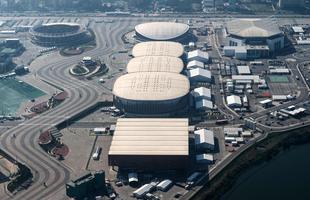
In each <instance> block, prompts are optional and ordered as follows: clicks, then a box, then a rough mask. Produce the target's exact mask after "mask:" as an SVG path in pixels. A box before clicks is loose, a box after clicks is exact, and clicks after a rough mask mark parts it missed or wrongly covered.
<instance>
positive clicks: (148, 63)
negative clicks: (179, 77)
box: [127, 56, 184, 73]
mask: <svg viewBox="0 0 310 200" xmlns="http://www.w3.org/2000/svg"><path fill="white" fill-rule="evenodd" d="M183 68H184V64H183V61H182V60H181V59H180V58H176V57H171V56H142V57H136V58H133V59H131V60H130V61H129V63H128V64H127V72H128V73H134V72H173V73H181V72H182V70H183Z"/></svg>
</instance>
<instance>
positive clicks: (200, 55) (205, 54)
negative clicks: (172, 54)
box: [187, 49, 209, 60]
mask: <svg viewBox="0 0 310 200" xmlns="http://www.w3.org/2000/svg"><path fill="white" fill-rule="evenodd" d="M191 58H203V59H206V60H208V59H209V54H208V52H205V51H201V50H199V49H197V50H194V51H190V52H188V53H187V59H191Z"/></svg>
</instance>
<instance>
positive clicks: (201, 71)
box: [188, 68, 212, 79]
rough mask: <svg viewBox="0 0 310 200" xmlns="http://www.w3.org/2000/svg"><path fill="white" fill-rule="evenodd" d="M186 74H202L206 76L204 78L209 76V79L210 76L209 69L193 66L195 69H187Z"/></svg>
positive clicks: (193, 75) (192, 75) (191, 75)
mask: <svg viewBox="0 0 310 200" xmlns="http://www.w3.org/2000/svg"><path fill="white" fill-rule="evenodd" d="M188 76H189V77H195V76H203V77H206V78H209V79H211V78H212V75H211V71H210V70H207V69H201V68H195V69H191V70H189V71H188Z"/></svg>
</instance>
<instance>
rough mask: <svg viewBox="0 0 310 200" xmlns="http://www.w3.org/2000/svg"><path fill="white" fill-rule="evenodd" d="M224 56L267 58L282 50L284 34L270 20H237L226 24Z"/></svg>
mask: <svg viewBox="0 0 310 200" xmlns="http://www.w3.org/2000/svg"><path fill="white" fill-rule="evenodd" d="M226 35H227V45H228V46H225V47H224V55H226V56H232V57H233V56H234V57H236V58H237V59H253V58H261V57H267V56H269V55H270V54H273V53H277V52H278V51H281V49H283V48H284V34H283V32H282V31H281V30H280V29H279V26H278V25H277V24H276V23H275V22H274V21H272V20H271V19H238V20H233V21H230V22H228V23H227V26H226Z"/></svg>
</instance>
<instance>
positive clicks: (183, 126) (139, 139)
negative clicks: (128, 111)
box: [109, 118, 189, 156]
mask: <svg viewBox="0 0 310 200" xmlns="http://www.w3.org/2000/svg"><path fill="white" fill-rule="evenodd" d="M188 140H189V138H188V119H187V118H123V119H118V120H117V124H116V129H115V132H114V135H113V139H112V143H111V146H110V150H109V155H186V156H187V155H188V154H189V141H188Z"/></svg>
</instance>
